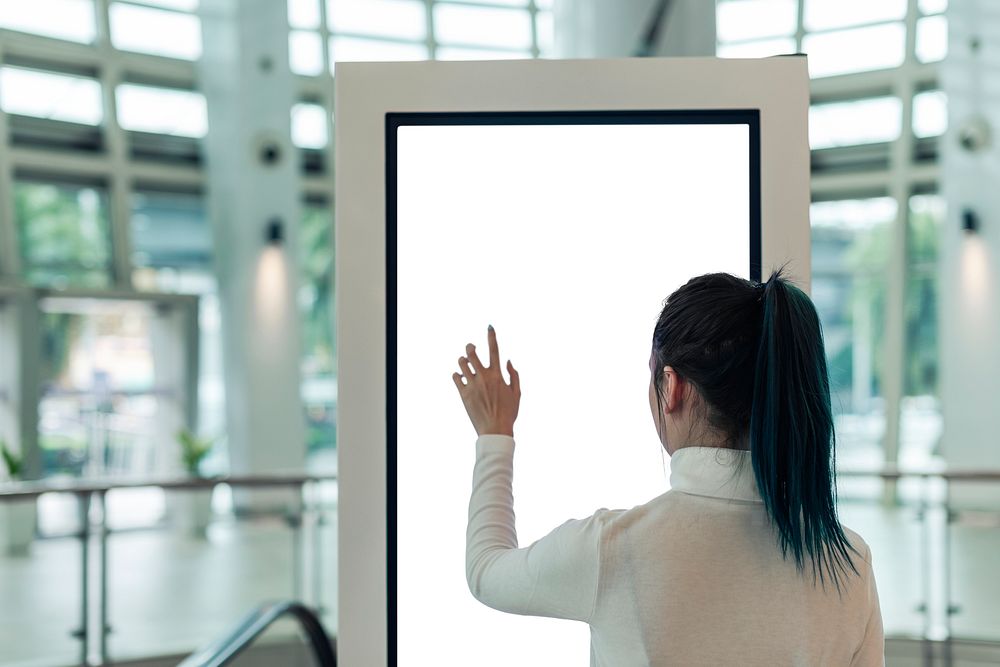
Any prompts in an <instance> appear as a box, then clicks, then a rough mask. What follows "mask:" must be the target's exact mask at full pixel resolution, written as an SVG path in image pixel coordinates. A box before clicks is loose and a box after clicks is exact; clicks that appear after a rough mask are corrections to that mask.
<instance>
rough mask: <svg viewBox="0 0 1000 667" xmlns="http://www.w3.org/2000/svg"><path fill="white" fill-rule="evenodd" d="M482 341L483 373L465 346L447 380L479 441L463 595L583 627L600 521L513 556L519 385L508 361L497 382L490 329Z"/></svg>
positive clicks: (592, 595) (579, 524) (591, 598)
mask: <svg viewBox="0 0 1000 667" xmlns="http://www.w3.org/2000/svg"><path fill="white" fill-rule="evenodd" d="M487 337H488V340H489V350H490V357H489V362H490V365H489V366H484V365H483V363H482V362H481V361H480V359H479V356H478V355H477V354H476V348H475V346H474V345H473V344H471V343H469V344H468V345H467V346H466V356H462V357H460V358H459V360H458V365H459V369H460V370H461V372H460V373H455V374H454V375H453V376H452V379H453V380H454V382H455V386H456V387H457V388H458V392H459V395H460V396H461V397H462V403H463V404H464V405H465V409H466V412H468V414H469V419H470V420H471V421H472V425H473V426H474V427H475V429H476V433H477V434H478V435H479V439H478V440H477V441H476V467H475V470H474V471H473V479H472V498H471V499H470V501H469V526H468V531H467V534H466V577H467V579H468V582H469V590H471V591H472V594H473V595H474V596H475V597H476V598H477V599H478V600H480V601H481V602H483V603H484V604H486V605H489V606H490V607H493V608H495V609H499V610H501V611H507V612H512V613H516V614H533V615H538V616H554V617H559V618H571V619H576V620H581V621H587V620H589V618H590V616H591V615H592V614H593V609H594V603H595V600H596V596H597V586H598V576H599V570H600V547H601V535H602V528H601V527H602V523H603V522H602V518H603V517H605V516H606V515H607V513H606V512H599V513H598V514H595V515H594V516H592V517H590V518H589V519H584V520H581V521H567V522H566V523H564V524H563V525H562V526H559V527H558V528H556V529H555V530H553V531H552V532H551V533H549V534H548V535H547V536H545V537H543V538H542V539H540V540H538V541H537V542H535V543H534V544H532V545H531V546H530V547H527V548H525V549H519V548H518V543H517V531H516V529H515V527H514V498H513V495H512V492H511V482H512V479H513V457H514V437H513V436H514V421H515V420H516V419H517V412H518V408H519V406H520V401H521V383H520V377H519V375H518V372H517V371H516V370H515V369H514V366H513V364H511V362H510V361H508V362H507V371H508V373H509V374H510V382H509V383H508V382H506V381H505V380H504V378H503V374H502V373H501V371H500V352H499V349H498V347H497V338H496V331H494V329H493V327H492V326H490V327H489V330H488V332H487Z"/></svg>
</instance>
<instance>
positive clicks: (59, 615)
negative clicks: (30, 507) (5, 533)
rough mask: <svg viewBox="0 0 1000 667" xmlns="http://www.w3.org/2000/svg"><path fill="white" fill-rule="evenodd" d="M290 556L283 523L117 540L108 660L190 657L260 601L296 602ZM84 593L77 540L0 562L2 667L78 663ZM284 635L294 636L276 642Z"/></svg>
mask: <svg viewBox="0 0 1000 667" xmlns="http://www.w3.org/2000/svg"><path fill="white" fill-rule="evenodd" d="M335 537H336V524H335V522H333V521H330V522H329V523H328V524H327V525H326V526H325V527H324V528H323V529H322V550H323V551H322V554H323V557H322V562H323V564H324V571H323V576H322V599H321V603H322V605H323V606H324V607H325V608H326V609H327V610H328V611H327V613H326V614H325V615H324V621H325V623H326V624H327V627H329V628H333V627H336V626H335V624H336V618H335V614H334V613H333V612H334V608H335V604H336V569H337V568H336V548H335V544H336V542H335ZM307 544H308V543H307ZM292 552H293V547H292V534H291V531H290V530H289V528H288V527H287V526H286V525H285V524H284V523H283V522H281V521H275V520H263V521H261V520H258V521H254V522H240V523H238V524H237V523H235V522H226V523H217V524H215V525H213V526H212V528H211V529H210V531H209V536H208V539H207V540H202V539H197V538H192V537H189V536H187V535H185V534H180V533H179V532H178V531H176V530H170V529H164V530H144V531H130V532H123V533H118V534H113V535H112V536H111V538H110V539H109V551H108V559H109V560H108V568H109V577H108V617H109V621H110V625H111V626H112V634H111V636H110V640H109V654H110V656H111V657H112V658H115V659H129V658H135V657H140V656H151V655H164V654H172V653H180V652H184V651H190V650H193V649H194V648H196V647H198V646H200V645H202V644H204V643H206V642H207V641H209V640H212V639H215V638H217V637H218V636H219V635H220V634H222V633H224V632H225V631H226V630H227V629H228V628H229V627H230V626H232V625H233V624H234V623H235V622H236V621H238V620H239V618H240V617H241V616H243V615H244V614H245V613H247V612H249V611H250V610H251V609H252V608H253V607H255V606H256V605H258V604H259V603H261V602H264V601H267V600H274V599H285V598H292V597H297V596H295V595H294V594H293V574H292V567H291V565H292V562H293V556H292ZM92 565H96V563H95V564H92ZM307 565H308V564H307ZM305 569H306V570H308V571H310V572H311V567H307V568H305ZM92 572H93V569H92ZM305 585H306V588H307V590H306V593H305V599H306V600H307V601H309V602H312V601H313V598H314V595H315V593H314V590H315V589H314V588H313V587H312V585H311V582H310V581H309V580H308V578H306V579H305ZM79 590H80V545H79V543H78V542H77V541H76V540H73V539H68V538H65V539H64V538H60V539H50V540H38V541H36V542H35V543H34V544H33V545H32V556H31V557H30V558H5V559H2V560H0V665H4V666H7V665H18V666H21V665H24V666H25V667H27V665H38V666H42V665H71V664H78V662H79V642H78V641H77V640H75V639H73V638H72V637H71V636H70V633H71V632H72V631H73V630H74V629H76V628H77V627H78V626H79V620H80V594H79ZM281 632H285V633H291V632H292V629H291V628H290V627H286V628H284V629H281V628H277V629H275V630H272V631H271V632H270V633H269V634H271V635H274V634H276V633H281Z"/></svg>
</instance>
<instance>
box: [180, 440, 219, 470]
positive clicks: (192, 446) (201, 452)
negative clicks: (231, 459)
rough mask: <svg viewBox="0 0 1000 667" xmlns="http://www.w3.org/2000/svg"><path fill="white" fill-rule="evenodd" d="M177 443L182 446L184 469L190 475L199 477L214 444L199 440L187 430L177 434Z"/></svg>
mask: <svg viewBox="0 0 1000 667" xmlns="http://www.w3.org/2000/svg"><path fill="white" fill-rule="evenodd" d="M177 442H178V443H180V446H181V461H182V462H183V463H184V469H185V470H187V471H188V473H189V474H191V475H194V476H195V477H198V476H199V475H200V474H201V473H200V471H199V468H200V467H201V462H202V460H203V459H204V458H205V457H206V456H208V453H209V452H210V451H211V450H212V444H213V442H212V441H211V440H207V439H205V438H199V437H198V436H196V435H195V434H194V433H192V432H191V431H188V430H186V429H185V430H183V431H181V432H180V433H178V434H177Z"/></svg>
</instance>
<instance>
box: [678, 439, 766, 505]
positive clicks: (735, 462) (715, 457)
mask: <svg viewBox="0 0 1000 667" xmlns="http://www.w3.org/2000/svg"><path fill="white" fill-rule="evenodd" d="M670 488H671V489H673V490H676V491H683V492H684V493H690V494H693V495H696V496H709V497H711V498H722V499H724V500H745V501H756V502H762V501H761V498H760V493H759V492H758V491H757V482H756V480H755V479H754V475H753V467H752V466H751V465H750V452H748V451H745V450H738V449H725V448H722V447H681V448H680V449H678V450H677V451H676V452H674V454H673V456H671V457H670Z"/></svg>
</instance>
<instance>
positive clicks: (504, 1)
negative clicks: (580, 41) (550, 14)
mask: <svg viewBox="0 0 1000 667" xmlns="http://www.w3.org/2000/svg"><path fill="white" fill-rule="evenodd" d="M434 1H435V2H440V3H441V4H445V3H446V2H448V0H434ZM462 2H465V3H466V4H484V5H510V6H511V7H527V6H528V0H462ZM535 5H536V6H537V7H551V6H552V0H547V2H546V0H541V1H540V2H536V3H535Z"/></svg>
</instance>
